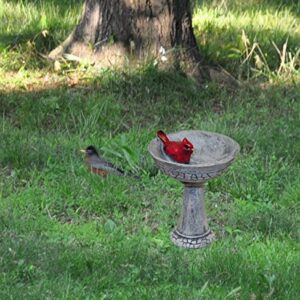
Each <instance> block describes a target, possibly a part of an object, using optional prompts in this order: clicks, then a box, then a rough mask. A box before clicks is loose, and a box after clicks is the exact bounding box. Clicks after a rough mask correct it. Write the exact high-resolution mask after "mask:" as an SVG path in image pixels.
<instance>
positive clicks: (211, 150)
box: [148, 130, 240, 248]
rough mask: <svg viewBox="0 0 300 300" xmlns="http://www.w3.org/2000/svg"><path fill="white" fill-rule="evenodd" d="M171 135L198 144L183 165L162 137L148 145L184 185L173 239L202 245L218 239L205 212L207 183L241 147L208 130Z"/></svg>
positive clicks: (162, 167)
mask: <svg viewBox="0 0 300 300" xmlns="http://www.w3.org/2000/svg"><path fill="white" fill-rule="evenodd" d="M168 136H169V139H170V140H174V141H176V140H177V141H181V140H182V139H183V138H187V139H188V140H189V141H190V142H191V143H192V144H193V145H194V153H193V155H192V157H191V161H190V163H189V164H180V163H177V162H175V161H173V160H172V159H171V158H169V156H167V155H166V154H165V152H164V150H163V145H162V143H161V141H160V140H159V139H158V138H155V139H153V140H152V141H151V142H150V144H149V147H148V150H149V152H150V154H151V156H152V157H153V159H154V161H155V162H156V164H157V166H158V168H159V169H160V170H161V171H162V172H164V173H165V174H167V175H168V176H171V177H173V178H174V179H176V180H179V181H180V182H182V183H183V184H184V193H183V206H182V212H181V217H180V219H179V222H178V224H177V227H176V228H175V229H174V230H173V232H172V233H171V239H172V241H173V243H174V244H175V245H177V246H180V247H184V248H201V247H204V246H207V245H209V244H210V243H211V242H212V241H213V240H214V239H215V236H214V234H213V232H212V231H211V230H210V229H209V226H208V223H207V217H206V212H205V205H204V192H205V183H206V182H207V181H208V180H211V179H213V178H215V177H217V176H219V175H221V174H222V173H223V172H224V171H225V170H226V169H227V168H228V167H229V165H230V164H231V163H232V162H233V160H234V158H235V157H236V155H237V154H238V153H239V150H240V146H239V144H238V143H237V142H235V141H234V140H233V139H231V138H229V137H227V136H225V135H222V134H218V133H214V132H207V131H199V130H189V131H180V132H175V133H171V134H168Z"/></svg>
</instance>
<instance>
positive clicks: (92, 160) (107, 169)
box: [80, 145, 139, 179]
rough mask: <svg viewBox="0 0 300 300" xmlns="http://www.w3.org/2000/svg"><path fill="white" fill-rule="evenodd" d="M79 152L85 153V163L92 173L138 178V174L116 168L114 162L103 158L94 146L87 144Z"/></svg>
mask: <svg viewBox="0 0 300 300" xmlns="http://www.w3.org/2000/svg"><path fill="white" fill-rule="evenodd" d="M80 152H82V153H85V163H86V165H87V166H88V168H89V170H90V171H91V172H92V173H95V174H98V175H101V176H104V177H105V176H107V175H109V174H114V175H117V176H133V177H134V178H135V179H139V176H136V175H132V174H130V173H127V172H125V171H123V170H122V169H120V168H118V167H117V166H115V165H114V164H112V163H110V162H108V161H107V160H105V159H104V158H103V157H102V156H101V155H100V154H99V152H98V150H97V149H96V147H95V146H92V145H90V146H88V147H86V149H82V150H80Z"/></svg>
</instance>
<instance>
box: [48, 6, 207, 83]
mask: <svg viewBox="0 0 300 300" xmlns="http://www.w3.org/2000/svg"><path fill="white" fill-rule="evenodd" d="M64 53H71V54H73V55H75V56H78V57H85V58H89V59H91V60H93V61H95V62H100V63H101V65H103V66H116V65H117V66H118V65H122V64H123V63H124V62H125V61H126V60H127V61H128V59H129V60H130V61H138V62H140V61H145V60H147V59H155V61H156V62H157V63H158V64H159V65H160V66H166V67H175V68H180V69H181V70H183V71H184V72H185V73H188V74H189V75H192V76H193V77H194V78H196V80H197V81H198V82H203V81H204V80H206V79H209V77H210V75H209V74H210V73H209V72H208V69H207V68H205V67H203V66H204V62H203V58H202V56H201V54H200V52H199V49H198V47H197V43H196V39H195V36H194V33H193V27H192V16H191V7H190V1H189V0H85V3H84V11H83V15H82V17H81V20H80V22H79V24H78V25H77V27H76V28H75V30H74V31H73V32H72V34H71V35H70V36H69V37H68V38H67V39H66V40H65V41H64V42H63V43H62V44H61V45H60V46H58V47H57V48H56V49H54V50H53V51H52V52H51V53H50V55H49V57H50V58H52V59H57V58H58V57H60V56H61V55H63V54H64Z"/></svg>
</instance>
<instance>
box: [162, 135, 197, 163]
mask: <svg viewBox="0 0 300 300" xmlns="http://www.w3.org/2000/svg"><path fill="white" fill-rule="evenodd" d="M157 136H158V137H159V139H160V140H161V141H162V142H163V144H164V151H165V152H166V154H167V155H169V156H170V157H171V158H172V159H173V160H175V161H176V162H178V163H181V164H188V163H189V162H190V158H191V155H192V153H193V151H194V146H193V144H192V143H191V142H190V141H189V140H188V139H187V138H184V139H183V140H182V141H181V142H175V141H170V140H169V138H168V137H167V135H166V134H165V133H164V132H163V131H162V130H159V131H158V132H157Z"/></svg>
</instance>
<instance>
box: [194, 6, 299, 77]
mask: <svg viewBox="0 0 300 300" xmlns="http://www.w3.org/2000/svg"><path fill="white" fill-rule="evenodd" d="M233 2H234V1H233ZM226 3H227V2H226V1H222V2H220V3H219V4H215V5H213V6H210V5H208V4H202V5H201V6H200V5H199V6H198V7H197V8H196V9H195V12H194V17H193V25H194V29H195V33H196V36H197V40H198V42H199V46H200V49H201V50H202V52H203V54H204V55H205V57H207V58H208V59H209V60H210V61H212V62H218V63H220V64H222V65H224V66H226V67H228V68H229V69H230V70H231V71H233V72H234V73H238V74H239V76H242V77H243V76H248V77H249V76H253V74H255V73H256V74H264V75H265V76H267V77H268V76H270V73H271V72H276V71H278V72H279V73H280V71H282V68H283V67H286V73H289V72H291V73H294V74H295V73H297V72H298V70H299V56H300V50H299V41H300V26H299V25H298V24H299V23H300V22H299V21H300V19H299V15H297V14H294V13H293V11H292V10H291V9H289V8H288V7H286V6H283V7H281V6H280V5H278V6H277V7H276V5H274V6H270V5H269V4H265V5H256V6H255V5H253V6H248V5H245V6H246V7H244V6H242V7H240V6H239V5H238V3H235V2H234V4H235V5H228V6H227V5H226ZM288 66H289V67H288Z"/></svg>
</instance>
